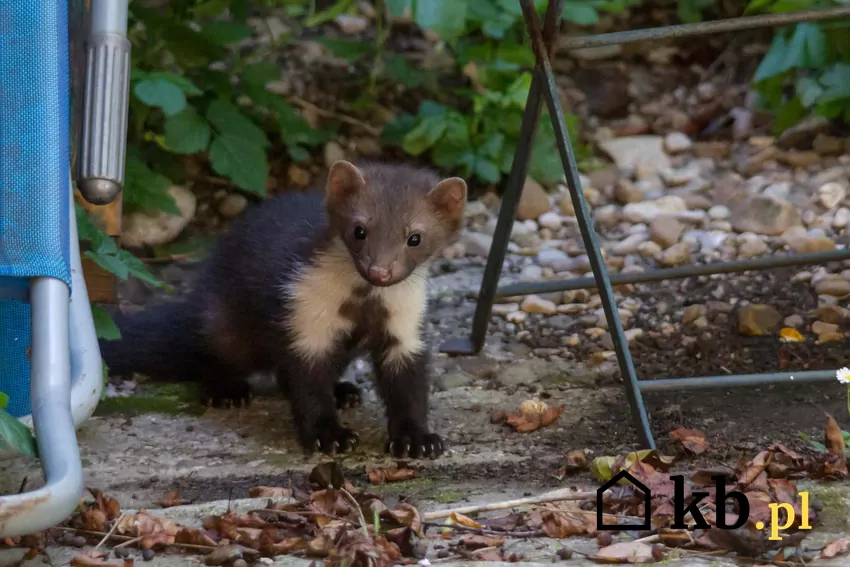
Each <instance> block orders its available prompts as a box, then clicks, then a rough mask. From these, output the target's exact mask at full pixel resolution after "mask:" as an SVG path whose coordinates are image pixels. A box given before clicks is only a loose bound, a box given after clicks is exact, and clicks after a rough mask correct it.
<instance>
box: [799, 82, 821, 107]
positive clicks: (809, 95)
mask: <svg viewBox="0 0 850 567" xmlns="http://www.w3.org/2000/svg"><path fill="white" fill-rule="evenodd" d="M795 90H796V91H797V96H798V97H800V102H802V103H803V106H805V107H806V108H810V107H812V106H814V105H815V103H816V102H817V101H818V99H819V98H820V96H821V95H822V94H823V88H821V86H820V85H819V84H818V82H817V81H816V80H814V79H812V78H811V77H800V78H799V79H798V80H797V84H796V87H795Z"/></svg>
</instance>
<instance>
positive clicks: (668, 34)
mask: <svg viewBox="0 0 850 567" xmlns="http://www.w3.org/2000/svg"><path fill="white" fill-rule="evenodd" d="M519 1H520V5H521V6H522V12H523V17H524V19H525V24H526V27H527V30H528V33H529V36H530V38H531V45H532V48H533V50H534V55H535V60H536V64H535V67H534V68H533V70H532V81H531V88H530V90H529V93H528V99H527V102H526V106H525V112H524V114H523V118H522V126H521V129H520V135H519V140H518V143H517V148H516V152H515V153H514V159H513V166H512V168H511V172H510V175H509V177H508V181H507V185H506V187H505V191H504V195H503V198H502V205H501V208H500V210H499V217H498V222H497V225H496V231H495V233H494V235H493V243H492V244H491V247H490V252H489V254H488V257H487V264H486V267H485V269H484V274H483V277H482V280H481V287H480V291H479V294H478V300H477V305H476V309H475V315H474V318H473V323H472V332H471V334H470V335H469V336H468V337H454V338H450V339H448V340H447V341H446V342H444V343H443V344H442V345H440V350H441V351H442V352H445V353H448V354H453V355H462V354H476V353H478V352H479V351H480V350H481V349H482V348H483V346H484V341H485V338H486V335H487V327H488V326H489V323H490V317H491V313H492V307H493V303H494V300H495V299H496V298H497V297H510V296H517V295H529V294H534V293H548V292H555V291H567V290H574V289H588V288H596V289H598V290H599V295H600V297H601V299H602V308H603V311H604V313H605V318H606V320H607V321H608V328H609V331H610V333H611V339H612V342H613V345H614V350H615V352H616V356H617V364H618V366H619V368H620V372H621V374H622V376H623V382H624V386H625V389H626V396H627V398H628V401H629V406H630V408H631V412H632V417H633V419H634V421H635V425H636V427H637V429H638V435H639V438H640V442H641V445H643V446H644V447H646V448H649V449H654V448H655V440H654V439H653V436H652V430H651V428H650V426H649V417H648V415H647V412H646V408H645V407H644V403H643V395H642V394H643V392H654V391H671V390H691V389H701V388H718V387H733V386H755V385H762V384H776V383H787V382H788V381H790V380H793V381H794V382H795V383H800V382H822V381H828V380H834V379H835V371H834V370H832V371H829V370H817V371H807V372H794V373H791V372H776V373H769V374H745V375H737V376H705V377H695V378H666V379H661V380H639V379H638V378H637V376H636V373H635V367H634V364H633V362H632V357H631V353H630V352H629V346H628V341H627V340H626V337H625V334H624V332H623V325H622V323H621V321H620V317H619V312H618V308H617V303H616V300H615V297H614V291H613V288H612V286H613V285H620V284H626V283H643V282H653V281H661V280H668V279H677V278H686V277H692V276H699V275H710V274H720V273H735V272H745V271H751V270H765V269H773V268H781V267H788V266H799V265H806V264H809V265H811V264H824V263H826V262H832V261H836V260H845V259H850V249H847V248H845V249H840V250H832V251H829V252H818V253H812V254H795V255H783V256H772V257H766V258H759V259H755V260H746V261H737V262H723V263H711V264H706V265H688V266H683V267H677V268H670V269H659V270H653V271H650V272H642V273H629V274H615V275H613V276H609V275H608V270H607V266H606V265H605V262H604V260H603V258H602V252H601V249H600V247H599V242H598V239H597V235H596V232H595V230H594V228H593V222H592V220H591V216H590V211H589V207H588V204H587V200H586V199H585V197H584V192H583V190H582V187H581V181H580V180H579V171H578V167H577V166H576V161H575V155H574V152H573V148H572V146H571V145H570V137H569V134H568V131H567V126H566V123H565V120H564V112H563V109H562V108H561V103H560V100H559V97H558V89H557V86H556V84H555V76H554V74H553V72H552V67H551V63H550V61H549V59H550V57H552V55H553V51H554V45H555V41H556V40H557V38H558V37H557V36H558V30H559V24H560V21H561V12H562V6H563V0H550V2H549V6H548V8H547V10H546V15H545V17H544V22H543V27H542V29H541V26H540V21H539V19H538V17H537V13H536V12H535V10H534V6H533V0H519ZM844 17H850V6H839V7H834V8H828V9H823V10H806V11H800V12H794V13H786V14H768V15H759V16H749V17H740V18H733V19H727V20H717V21H710V22H702V23H697V24H684V25H674V26H667V27H659V28H651V29H643V30H633V31H622V32H614V33H606V34H599V35H586V36H576V37H571V38H566V39H565V40H562V41H561V46H562V47H566V48H567V49H580V48H587V47H598V46H603V45H616V44H626V43H635V42H642V41H653V40H660V39H669V38H681V37H688V36H697V35H706V34H711V33H719V32H729V31H741V30H748V29H756V28H766V27H774V26H781V25H788V24H794V23H799V22H813V21H820V20H831V19H837V18H844ZM543 99H545V101H546V105H547V107H548V110H549V115H550V118H551V120H552V125H553V127H554V131H555V139H556V141H557V145H558V151H559V154H560V157H561V162H562V164H563V167H564V173H565V175H566V182H567V187H568V188H569V191H570V198H571V200H572V204H573V208H574V209H575V216H576V220H577V221H578V226H579V229H580V230H581V236H582V240H583V242H584V247H585V250H586V251H587V256H588V258H589V260H590V266H591V269H592V271H593V278H575V279H570V280H555V281H544V282H529V283H518V284H513V285H507V286H503V287H498V283H499V277H500V274H501V270H502V264H503V262H504V260H505V255H506V253H507V248H508V242H509V240H510V235H511V229H512V227H513V223H514V219H515V217H516V214H517V208H518V206H519V199H520V195H521V193H522V188H523V185H524V183H525V179H526V173H527V170H528V162H529V159H530V157H531V147H532V142H533V140H534V133H535V130H536V127H537V122H538V120H539V118H540V111H541V107H542V101H543Z"/></svg>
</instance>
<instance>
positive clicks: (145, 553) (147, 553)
mask: <svg viewBox="0 0 850 567" xmlns="http://www.w3.org/2000/svg"><path fill="white" fill-rule="evenodd" d="M154 557H156V552H155V551H154V550H153V549H143V550H142V559H143V560H145V561H151V560H152V559H153V558H154ZM236 561H240V560H239V559H237V560H236ZM236 561H234V562H233V567H236ZM241 561H242V563H245V560H244V559H242V560H241ZM246 565H247V563H246Z"/></svg>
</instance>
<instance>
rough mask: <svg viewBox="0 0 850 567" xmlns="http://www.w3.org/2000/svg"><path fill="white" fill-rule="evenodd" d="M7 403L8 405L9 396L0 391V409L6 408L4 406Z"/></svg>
mask: <svg viewBox="0 0 850 567" xmlns="http://www.w3.org/2000/svg"><path fill="white" fill-rule="evenodd" d="M8 405H9V396H7V395H6V394H4V393H3V392H0V410H4V409H6V407H7V406H8Z"/></svg>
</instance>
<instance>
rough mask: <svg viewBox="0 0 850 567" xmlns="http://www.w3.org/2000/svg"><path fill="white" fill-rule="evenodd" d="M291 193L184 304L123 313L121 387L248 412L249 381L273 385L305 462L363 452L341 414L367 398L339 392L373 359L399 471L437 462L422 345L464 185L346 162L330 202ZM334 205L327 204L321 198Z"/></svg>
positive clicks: (240, 237)
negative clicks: (431, 275) (187, 395)
mask: <svg viewBox="0 0 850 567" xmlns="http://www.w3.org/2000/svg"><path fill="white" fill-rule="evenodd" d="M316 189H317V190H315V191H304V192H291V193H284V194H281V195H279V196H275V197H272V198H269V199H267V200H265V201H264V202H263V203H261V204H259V205H258V206H256V207H255V208H252V209H250V210H248V211H246V212H245V213H243V215H242V216H241V217H240V218H239V219H237V220H236V221H234V222H233V223H232V225H231V227H230V230H229V231H228V232H226V233H225V234H224V235H223V236H221V237H220V238H219V239H218V241H217V242H216V244H215V246H214V247H213V249H212V250H211V251H210V254H209V255H208V256H207V257H206V259H205V260H204V261H203V263H202V264H201V265H200V267H199V272H198V273H197V275H196V276H197V277H196V279H195V280H194V282H193V285H192V286H191V289H190V291H189V292H187V294H186V295H185V296H184V297H183V298H182V300H180V301H174V302H169V303H166V304H164V305H160V306H158V307H154V308H150V309H148V310H145V311H142V312H140V313H137V314H134V315H125V314H117V315H116V317H115V320H116V324H117V325H118V327H119V330H120V331H121V339H119V340H115V341H108V340H102V341H100V349H101V354H102V357H103V359H104V361H105V362H106V364H107V365H108V366H109V369H110V373H112V374H114V375H119V376H120V375H129V374H132V373H134V372H138V373H141V374H145V375H148V376H150V377H151V378H154V379H156V378H159V379H167V380H191V381H197V382H198V383H199V385H200V390H201V396H202V402H203V403H205V404H206V405H212V406H214V407H231V406H234V407H241V406H246V405H248V404H249V403H250V400H251V398H252V392H251V387H250V386H249V384H248V378H249V377H250V376H252V375H253V374H257V373H265V374H274V375H276V378H277V383H278V385H279V387H280V389H281V392H282V393H283V395H284V396H285V397H286V398H287V399H288V400H289V402H290V405H291V411H292V417H293V420H294V425H295V428H296V431H297V434H298V439H299V442H300V444H301V446H302V447H303V449H304V450H305V451H307V452H308V453H310V452H313V451H316V450H318V451H321V452H324V453H336V452H346V451H350V450H353V449H354V448H355V447H356V445H357V441H358V435H357V433H356V432H354V431H353V430H351V429H349V428H347V427H344V426H343V425H341V424H340V421H339V419H338V416H337V410H338V409H339V408H341V407H344V406H346V405H356V404H357V402H358V401H359V392H358V390H357V388H356V386H354V385H353V384H351V383H348V382H340V381H339V379H340V377H341V376H342V374H343V373H344V371H345V369H346V368H347V367H348V365H349V364H350V362H351V361H352V360H353V359H354V358H355V357H358V356H362V355H369V356H370V357H371V360H372V362H373V366H374V370H375V376H376V380H375V382H376V387H377V390H378V393H379V395H380V397H381V399H382V400H383V403H384V406H385V410H386V418H387V428H388V434H389V435H388V441H387V443H386V445H385V450H386V451H387V452H389V453H390V454H392V455H393V456H395V457H397V458H402V457H405V456H407V457H410V458H423V457H429V458H436V457H437V456H439V455H440V454H442V453H443V452H444V446H443V440H442V439H441V437H440V436H439V435H438V434H436V433H433V432H431V431H430V429H429V426H428V406H429V400H428V398H429V380H428V373H429V366H430V356H429V352H428V349H427V347H426V344H425V342H424V341H423V325H424V322H423V319H424V315H425V311H426V306H427V290H426V286H427V278H428V272H429V264H430V263H431V262H432V260H433V259H434V257H435V256H436V255H437V254H438V253H439V252H440V251H441V249H442V248H443V247H444V246H445V245H447V244H448V243H449V242H450V241H451V240H452V239H453V238H454V237H455V236H456V235H457V233H458V232H459V230H460V228H461V227H462V225H463V213H464V208H465V205H466V198H467V185H466V182H465V181H464V180H463V179H461V178H459V177H449V178H445V179H442V180H441V179H440V177H439V176H437V174H436V173H434V172H433V171H431V170H428V169H420V168H417V167H413V166H408V165H396V164H384V163H375V162H372V163H365V164H361V165H360V167H357V166H355V165H353V164H352V163H350V162H348V161H337V162H335V163H334V164H333V165H332V166H331V168H330V170H329V172H328V176H327V181H326V183H325V187H324V192H322V191H320V190H318V189H321V186H320V187H317V188H316ZM322 193H324V194H322Z"/></svg>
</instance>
